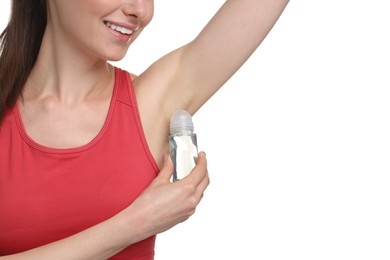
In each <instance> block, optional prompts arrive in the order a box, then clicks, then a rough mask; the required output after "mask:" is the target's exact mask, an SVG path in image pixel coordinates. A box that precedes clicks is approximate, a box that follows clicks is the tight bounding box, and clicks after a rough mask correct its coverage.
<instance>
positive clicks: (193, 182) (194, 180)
mask: <svg viewBox="0 0 390 260" xmlns="http://www.w3.org/2000/svg"><path fill="white" fill-rule="evenodd" d="M172 171H173V165H172V162H171V160H170V159H169V156H165V158H164V165H163V167H162V169H161V171H160V173H159V175H158V176H157V177H156V179H155V180H154V181H153V182H152V183H151V184H150V185H149V187H148V188H147V189H146V190H145V191H144V192H143V193H142V194H141V195H140V196H139V197H138V198H137V199H136V200H135V201H134V202H133V203H132V204H131V205H130V206H129V207H127V208H126V209H124V210H123V211H121V212H119V213H118V214H117V215H115V216H113V217H112V218H110V219H108V220H106V221H104V222H102V223H100V224H98V225H95V226H93V227H91V228H89V229H86V230H84V231H82V232H80V233H77V234H75V235H73V236H70V237H68V238H65V239H62V240H59V241H56V242H53V243H50V244H47V245H44V246H41V247H37V248H34V249H31V250H28V251H25V252H22V253H18V254H14V255H9V256H3V257H0V259H1V260H8V259H9V260H13V259H39V260H44V259H50V260H51V259H107V258H109V257H111V256H113V255H115V254H117V253H119V252H120V251H122V250H123V249H125V248H126V247H128V246H129V245H131V244H134V243H136V242H139V241H141V240H144V239H146V238H148V237H150V236H152V235H155V234H158V233H161V232H164V231H166V230H168V229H170V228H171V227H173V226H175V225H176V224H178V223H180V222H183V221H185V220H186V219H187V218H189V217H190V216H191V215H192V214H193V213H194V211H195V208H196V206H197V205H198V204H199V202H200V200H201V198H202V197H203V192H204V191H205V189H206V188H207V186H208V184H209V178H208V173H207V162H206V157H205V155H204V153H200V154H199V159H198V163H197V165H196V167H195V168H194V169H193V171H192V172H191V174H190V175H188V176H187V177H186V178H184V179H182V180H181V181H178V182H175V183H171V182H170V178H171V175H172Z"/></svg>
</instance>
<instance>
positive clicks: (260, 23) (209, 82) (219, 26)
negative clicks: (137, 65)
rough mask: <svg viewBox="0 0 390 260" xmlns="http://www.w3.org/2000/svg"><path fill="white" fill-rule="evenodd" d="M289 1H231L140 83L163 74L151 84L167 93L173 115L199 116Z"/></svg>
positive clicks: (165, 103)
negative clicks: (185, 112)
mask: <svg viewBox="0 0 390 260" xmlns="http://www.w3.org/2000/svg"><path fill="white" fill-rule="evenodd" d="M287 3H288V0H227V1H226V2H225V3H224V4H223V6H222V7H221V8H220V10H219V11H218V12H217V13H216V14H215V15H214V17H213V18H212V19H211V20H210V22H209V23H208V24H207V25H206V26H205V28H204V29H203V30H202V31H201V32H200V34H199V35H198V36H197V37H196V38H195V39H194V40H193V41H192V42H190V43H189V44H187V45H185V46H183V47H181V48H179V49H177V50H176V51H174V52H172V53H170V54H168V55H166V56H165V57H163V58H162V59H161V60H159V61H157V62H156V63H155V64H154V65H153V66H151V68H150V69H148V70H147V71H146V73H145V75H141V77H140V79H142V78H143V77H144V78H146V79H147V80H148V79H150V78H153V76H156V75H158V76H157V78H158V79H159V81H158V82H154V81H153V80H152V81H151V82H149V84H148V85H153V84H154V85H158V87H159V88H160V89H159V90H152V92H153V93H154V95H156V93H157V95H159V94H161V93H162V96H161V100H159V101H158V103H159V104H162V106H163V108H162V109H163V110H164V111H166V113H167V114H169V113H171V112H172V111H173V110H174V109H177V108H179V107H180V108H186V109H188V110H189V111H190V112H191V113H194V112H195V111H197V110H198V109H199V108H200V107H201V106H202V105H203V104H204V103H205V102H206V101H207V100H208V99H209V98H210V97H211V96H212V95H213V94H214V93H215V92H216V91H217V90H218V89H219V88H220V87H221V86H222V85H223V84H224V83H225V82H226V81H227V80H228V79H229V78H230V77H231V76H232V75H233V74H234V73H235V72H236V71H237V70H238V69H239V68H240V67H241V66H242V65H243V63H244V62H245V61H246V60H247V59H248V58H249V57H250V56H251V54H252V53H253V52H254V51H255V50H256V48H257V47H258V46H259V45H260V43H261V42H262V41H263V40H264V38H265V37H266V36H267V34H268V32H269V31H270V30H271V28H272V27H273V26H274V24H275V23H276V21H277V19H278V18H279V16H280V15H281V13H282V12H283V10H284V8H285V7H286V5H287ZM167 75H168V76H167ZM151 76H152V77H151ZM162 79H165V81H164V80H162ZM161 82H166V85H164V83H161ZM164 86H165V87H166V89H165V91H166V92H167V93H168V94H166V93H165V91H164V90H161V88H164ZM149 96H150V95H149Z"/></svg>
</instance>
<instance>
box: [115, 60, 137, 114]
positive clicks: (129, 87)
mask: <svg viewBox="0 0 390 260" xmlns="http://www.w3.org/2000/svg"><path fill="white" fill-rule="evenodd" d="M115 81H116V85H117V86H118V93H117V100H118V101H121V102H123V103H125V104H127V105H129V106H131V107H136V102H135V100H134V98H135V97H134V90H133V82H132V80H131V76H130V73H129V72H127V71H125V70H122V69H120V68H118V67H115Z"/></svg>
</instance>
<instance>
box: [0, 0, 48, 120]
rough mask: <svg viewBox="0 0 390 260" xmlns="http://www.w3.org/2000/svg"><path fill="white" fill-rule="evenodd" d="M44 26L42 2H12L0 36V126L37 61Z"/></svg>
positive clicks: (22, 0)
mask: <svg viewBox="0 0 390 260" xmlns="http://www.w3.org/2000/svg"><path fill="white" fill-rule="evenodd" d="M46 23H47V10H46V1H45V0H40V1H36V0H12V1H11V17H10V19H9V22H8V25H7V27H6V28H5V30H4V31H3V32H2V33H1V35H0V123H1V121H2V120H3V118H4V114H5V112H6V111H7V109H9V108H10V107H12V106H14V105H15V103H16V101H17V99H18V97H19V96H20V95H21V93H22V90H23V86H24V85H25V83H26V80H27V78H28V76H29V74H30V72H31V70H32V68H33V66H34V64H35V62H36V60H37V57H38V53H39V49H40V46H41V43H42V38H43V34H44V32H45V28H46Z"/></svg>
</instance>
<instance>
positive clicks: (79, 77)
mask: <svg viewBox="0 0 390 260" xmlns="http://www.w3.org/2000/svg"><path fill="white" fill-rule="evenodd" d="M113 78H114V73H113V67H112V66H111V65H110V64H109V63H108V62H107V61H105V60H101V59H99V58H97V57H96V56H93V55H91V54H90V53H88V50H82V49H81V48H76V47H75V45H74V44H69V43H67V42H65V41H64V39H61V38H60V37H58V35H54V33H53V30H51V28H50V25H49V24H48V27H47V28H46V32H45V35H44V37H43V40H42V45H41V49H40V53H39V55H38V59H37V62H36V64H35V65H34V68H33V70H32V72H31V74H30V76H29V79H28V81H27V84H26V88H25V91H24V93H23V97H24V98H33V99H34V98H44V97H48V96H51V97H55V98H56V99H58V100H59V101H60V102H64V103H72V102H78V101H80V100H83V99H85V98H88V97H91V96H94V95H99V94H100V93H102V92H106V91H105V90H106V89H107V88H108V87H109V86H110V85H111V84H110V83H111V82H112V81H113Z"/></svg>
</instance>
